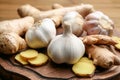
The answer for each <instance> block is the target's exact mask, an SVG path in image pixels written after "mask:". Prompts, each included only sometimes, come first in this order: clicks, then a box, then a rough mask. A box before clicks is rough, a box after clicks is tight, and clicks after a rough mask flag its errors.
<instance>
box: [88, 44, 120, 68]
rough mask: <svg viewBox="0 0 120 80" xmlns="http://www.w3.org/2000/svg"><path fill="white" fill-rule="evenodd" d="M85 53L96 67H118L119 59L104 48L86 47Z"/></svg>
mask: <svg viewBox="0 0 120 80" xmlns="http://www.w3.org/2000/svg"><path fill="white" fill-rule="evenodd" d="M86 52H87V54H88V56H89V58H92V59H93V62H94V64H95V65H97V66H101V67H103V68H110V67H112V66H113V65H120V58H119V57H118V56H117V55H115V54H114V53H113V52H112V51H110V50H109V49H107V48H106V47H103V46H96V45H90V46H87V48H86Z"/></svg>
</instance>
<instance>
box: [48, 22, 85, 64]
mask: <svg viewBox="0 0 120 80" xmlns="http://www.w3.org/2000/svg"><path fill="white" fill-rule="evenodd" d="M63 27H64V33H63V34H61V35H57V36H56V37H55V38H53V40H52V41H51V42H50V44H49V46H48V49H47V52H48V56H49V57H50V58H51V59H52V60H53V61H54V62H55V63H58V64H61V63H68V64H74V63H76V62H77V61H78V60H79V59H80V58H81V57H82V56H83V55H84V53H85V46H84V44H83V42H82V41H81V40H80V39H79V38H78V37H76V36H75V35H74V34H73V33H72V30H71V27H70V24H69V23H68V22H64V24H63Z"/></svg>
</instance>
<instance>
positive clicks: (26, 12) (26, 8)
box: [18, 4, 94, 23]
mask: <svg viewBox="0 0 120 80" xmlns="http://www.w3.org/2000/svg"><path fill="white" fill-rule="evenodd" d="M70 11H77V12H79V13H80V14H81V15H82V16H83V17H85V16H86V15H88V14H89V13H91V12H93V11H94V9H93V6H92V5H90V4H81V5H78V6H73V7H64V8H58V9H53V10H48V11H40V10H38V9H37V8H35V7H33V6H31V5H29V4H26V5H23V6H21V7H19V8H18V14H19V15H20V16H21V17H25V16H32V17H33V18H34V19H35V21H39V20H41V19H44V18H51V17H53V16H63V15H64V14H66V13H67V12H70ZM55 23H56V22H55Z"/></svg>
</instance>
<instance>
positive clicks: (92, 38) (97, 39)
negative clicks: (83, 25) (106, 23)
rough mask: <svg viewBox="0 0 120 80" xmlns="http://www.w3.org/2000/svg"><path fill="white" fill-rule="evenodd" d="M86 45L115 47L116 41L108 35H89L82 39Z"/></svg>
mask: <svg viewBox="0 0 120 80" xmlns="http://www.w3.org/2000/svg"><path fill="white" fill-rule="evenodd" d="M80 39H81V40H82V41H83V43H84V44H87V45H92V44H105V45H115V44H116V41H115V40H114V39H113V38H112V37H110V36H107V35H88V36H84V37H80Z"/></svg>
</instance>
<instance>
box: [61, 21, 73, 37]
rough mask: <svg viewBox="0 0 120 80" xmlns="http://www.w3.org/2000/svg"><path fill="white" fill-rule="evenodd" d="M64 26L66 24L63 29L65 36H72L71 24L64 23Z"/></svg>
mask: <svg viewBox="0 0 120 80" xmlns="http://www.w3.org/2000/svg"><path fill="white" fill-rule="evenodd" d="M63 24H64V26H63V29H64V32H63V35H69V34H72V29H71V26H70V24H69V23H68V22H64V23H63Z"/></svg>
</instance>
